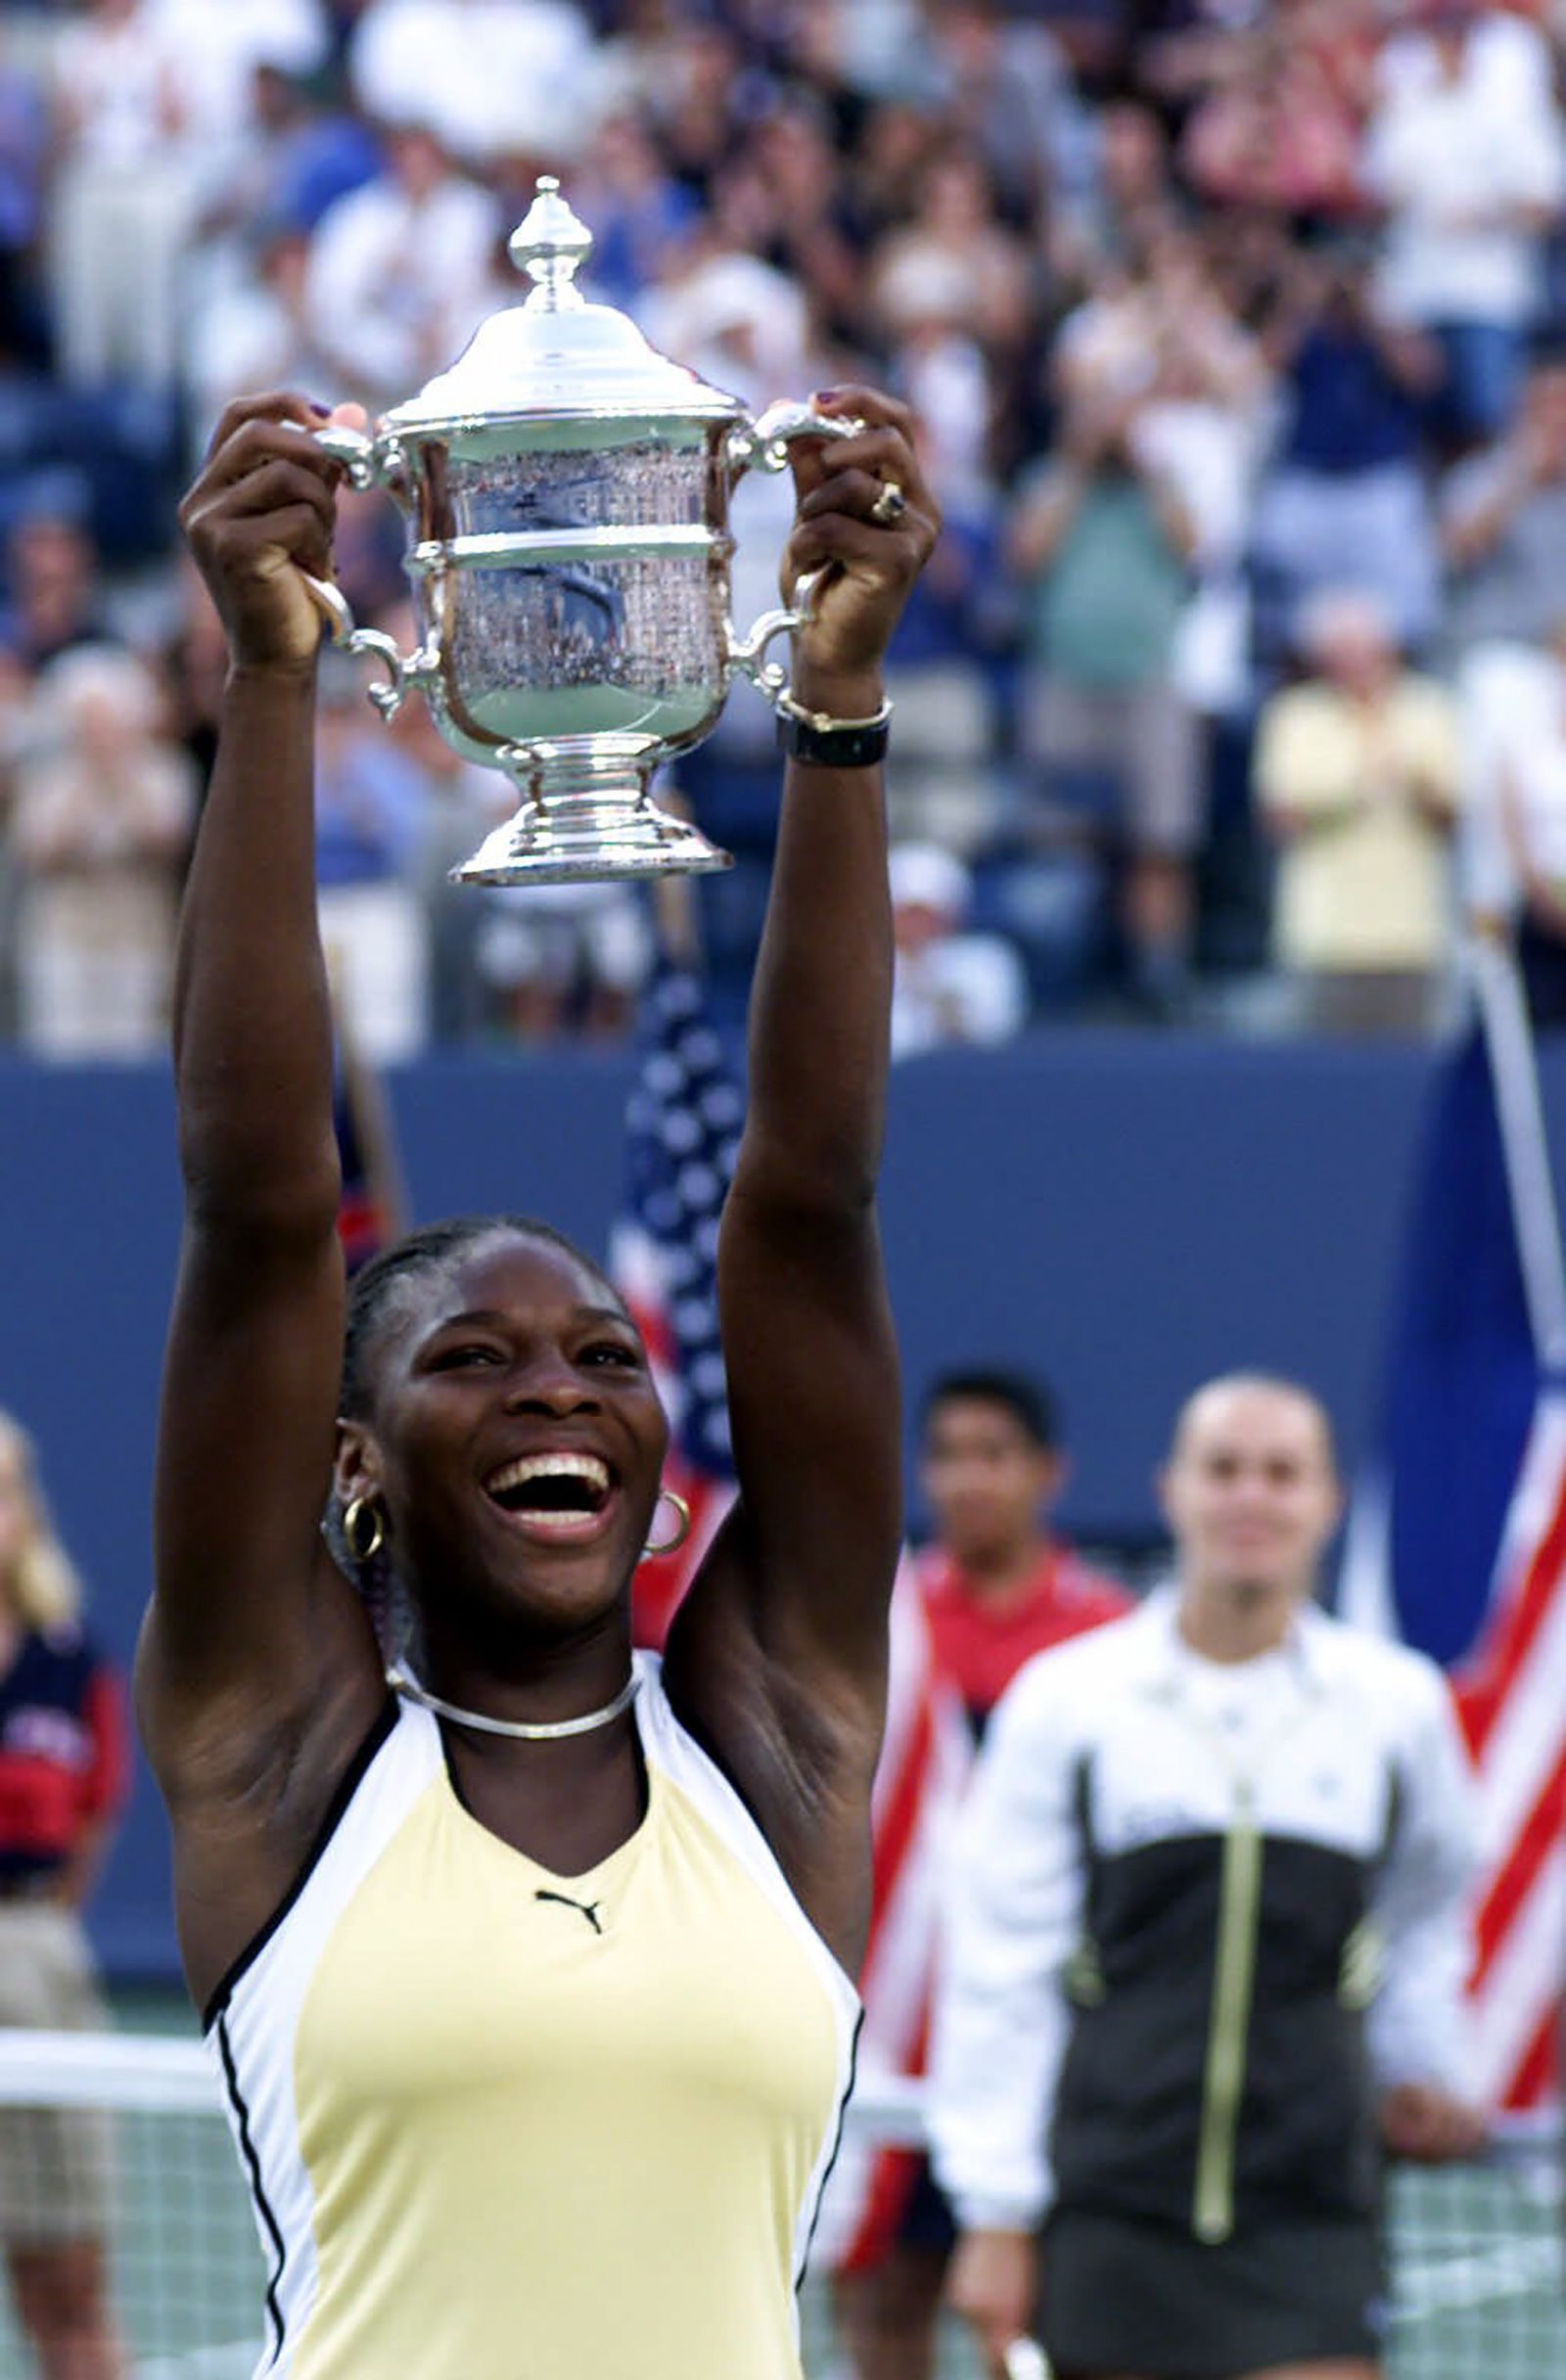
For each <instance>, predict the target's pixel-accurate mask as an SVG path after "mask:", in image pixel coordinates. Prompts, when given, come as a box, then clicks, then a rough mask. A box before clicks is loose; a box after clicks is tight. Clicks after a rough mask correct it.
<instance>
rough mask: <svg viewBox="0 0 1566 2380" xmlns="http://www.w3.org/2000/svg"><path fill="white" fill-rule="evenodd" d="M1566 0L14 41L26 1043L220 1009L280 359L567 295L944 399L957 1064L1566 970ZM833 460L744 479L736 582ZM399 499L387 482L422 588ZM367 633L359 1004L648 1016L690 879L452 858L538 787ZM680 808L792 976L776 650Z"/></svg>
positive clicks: (0, 1013)
mask: <svg viewBox="0 0 1566 2380" xmlns="http://www.w3.org/2000/svg"><path fill="white" fill-rule="evenodd" d="M1563 65H1566V9H1563V8H1561V7H1559V6H1558V5H1557V0H1516V4H1515V5H1507V6H1501V5H1483V4H1481V0H1142V4H1140V5H1132V0H1012V4H1011V5H1007V4H1006V0H223V5H222V6H221V7H217V6H212V5H210V4H209V0H207V4H205V5H204V0H79V4H78V5H75V6H44V5H33V6H24V5H17V4H15V0H14V4H13V5H12V6H11V7H10V8H9V9H8V10H7V11H6V13H5V16H4V19H3V22H0V545H3V557H4V584H3V589H0V826H3V832H0V921H3V925H4V935H3V951H4V954H5V964H4V966H3V968H0V1029H3V1030H4V1031H5V1032H6V1033H7V1034H8V1035H10V1036H12V1037H15V1038H16V1039H18V1040H19V1041H20V1042H21V1043H22V1045H23V1046H24V1047H25V1048H27V1049H29V1050H32V1051H36V1052H38V1053H41V1054H44V1055H57V1056H61V1057H68V1056H93V1055H101V1054H104V1055H127V1056H128V1055H134V1054H136V1053H138V1052H141V1051H145V1050H147V1049H149V1048H152V1047H155V1046H156V1045H157V1043H158V1041H159V1038H160V1035H161V1031H162V1030H163V1024H164V1010H165V1006H166V990H167V975H168V968H169V950H170V935H171V920H172V916H173V912H174V906H175V902H176V899H177V893H178V886H179V880H180V874H181V869H182V866H183V864H184V861H185V858H186V855H187V853H188V850H189V847H190V840H191V835H192V831H193V826H194V822H195V820H196V817H197V815H198V813H199V805H200V802H201V800H202V795H203V787H204V778H205V772H206V770H207V767H208V765H209V762H210V757H211V740H212V724H211V723H212V718H213V714H214V701H215V693H216V688H217V684H218V680H219V674H220V671H221V668H222V665H223V664H222V645H221V638H220V635H219V633H218V630H217V626H216V623H215V620H214V619H213V618H212V617H211V615H210V613H209V611H208V610H207V604H206V600H205V597H204V596H203V594H202V592H201V590H200V589H199V587H198V585H197V583H196V581H195V580H194V578H193V576H192V574H191V573H190V572H189V571H188V569H187V568H185V567H184V566H183V565H182V563H181V561H180V560H179V558H178V555H177V551H176V545H175V531H174V510H175V503H176V500H177V495H178V491H179V489H180V487H181V485H182V483H183V481H184V480H185V478H186V477H187V476H188V474H189V471H190V468H191V466H192V463H193V461H194V458H195V457H196V455H198V454H199V453H200V451H201V449H202V447H203V445H204V443H205V441H206V439H207V435H209V433H210V430H211V427H212V425H213V423H214V422H215V420H216V419H217V417H218V415H219V414H220V412H221V409H222V407H223V405H224V404H225V402H226V401H227V400H228V399H229V398H230V397H231V396H233V395H234V394H236V393H238V392H241V391H245V390H249V389H260V388H267V387H291V388H295V389H299V390H301V391H303V392H304V393H306V394H308V395H309V396H311V397H314V398H317V399H323V400H327V401H332V402H335V401H337V400H339V399H344V398H354V399H357V400H359V401H361V402H363V403H364V404H366V405H367V406H368V407H370V408H371V410H372V412H373V411H375V410H377V409H379V408H383V407H385V406H387V405H389V404H391V403H394V402H395V401H397V400H398V399H400V398H402V397H404V396H407V395H409V394H411V393H412V392H414V391H415V390H416V389H418V388H419V387H420V386H421V385H422V383H423V382H424V381H425V380H426V379H427V378H429V377H430V376H431V375H432V374H433V373H434V372H435V371H437V370H438V369H439V368H440V367H442V366H443V365H444V364H446V363H447V362H449V361H450V360H451V359H452V358H453V357H454V356H455V355H456V354H457V353H458V352H459V351H460V349H461V348H462V346H463V345H464V343H465V342H466V340H467V339H468V337H469V335H470V334H471V332H472V331H473V329H474V328H475V327H476V326H477V324H478V323H479V322H480V321H481V320H482V319H483V318H484V316H485V315H486V314H488V313H490V312H492V311H493V310H494V309H495V308H496V307H498V306H500V305H503V304H509V303H512V302H515V300H516V298H518V296H519V295H520V290H519V285H518V282H517V279H516V275H515V273H514V271H513V270H512V268H511V266H510V264H509V262H508V260H507V256H506V251H505V240H506V236H507V234H508V232H509V231H510V229H511V227H512V226H513V224H514V223H515V222H516V221H517V220H518V219H519V217H520V215H521V214H522V213H523V212H524V211H525V209H526V206H527V204H528V202H529V199H530V195H531V191H532V186H533V182H534V179H535V177H536V176H537V174H538V173H540V172H543V171H552V172H556V173H558V174H560V175H561V176H562V178H563V181H564V184H565V187H566V190H567V194H568V196H569V197H570V199H571V201H572V203H573V205H574V206H576V210H577V212H578V213H579V214H580V215H581V216H582V217H583V218H584V220H585V221H586V222H587V223H588V224H589V225H590V227H591V228H592V230H593V232H594V235H595V239H596V248H595V252H594V254H593V257H592V260H591V263H590V265H589V266H588V268H587V269H586V272H585V274H584V281H585V283H586V285H587V287H588V292H589V295H591V296H594V297H596V298H601V299H605V300H607V301H609V302H612V303H614V304H616V305H619V306H622V307H623V308H625V309H626V310H627V311H628V312H629V313H631V314H632V315H633V316H634V317H635V319H636V320H637V321H638V322H639V323H640V324H641V326H642V327H643V328H644V329H645V331H646V332H647V333H648V335H649V336H650V337H651V338H652V340H653V341H654V343H655V344H657V345H659V346H660V347H662V348H664V349H665V350H667V351H668V352H669V353H671V354H673V355H675V356H677V357H678V358H679V359H680V360H681V361H682V362H684V363H687V364H690V365H692V366H694V367H695V368H696V369H697V370H698V371H700V372H701V373H703V374H704V376H706V377H707V378H708V379H710V380H712V381H714V382H715V383H717V384H718V385H719V386H720V387H723V388H725V389H731V390H733V391H734V392H736V393H737V394H738V395H740V396H742V397H743V398H745V399H746V400H747V401H750V402H752V403H754V404H756V405H758V406H759V405H760V404H761V403H762V402H764V401H765V400H767V399H768V398H770V397H772V396H776V395H784V394H786V395H802V394H804V393H806V392H807V391H808V390H810V389H819V388H824V387H829V386H834V385H839V384H842V383H844V382H845V381H851V380H853V379H856V378H861V377H869V378H871V379H873V380H875V381H876V382H878V383H880V384H882V385H885V386H889V387H891V388H893V389H896V390H898V392H900V393H901V394H903V395H904V396H905V397H906V398H907V399H908V400H909V402H910V403H911V404H912V405H913V406H914V408H915V410H916V412H917V414H918V417H919V419H920V422H921V424H922V435H923V439H924V449H925V460H926V464H927V467H928V470H929V473H930V476H931V478H932V480H933V481H934V483H935V486H936V488H937V491H938V493H939V495H940V498H941V501H942V504H943V506H944V513H945V520H946V528H945V533H944V540H943V544H942V547H941V549H940V552H939V554H938V556H937V558H936V561H935V563H934V564H933V566H932V568H931V570H930V572H928V574H927V577H926V579H925V581H924V583H923V584H922V585H921V587H920V588H919V590H918V591H917V593H916V595H915V598H914V601H913V604H912V606H911V608H910V611H909V615H908V617H907V619H906V621H905V623H904V626H903V628H902V630H901V632H900V636H899V642H898V647H897V651H896V655H895V663H896V666H895V668H894V671H893V682H892V685H891V689H890V690H891V693H892V695H893V698H894V701H895V704H896V716H895V719H894V725H893V757H892V760H891V763H890V770H889V799H890V802H891V810H892V823H893V831H894V836H895V839H896V841H897V844H898V847H899V849H898V951H899V983H898V1046H899V1049H902V1050H917V1049H924V1048H929V1047H932V1046H936V1045H939V1044H942V1043H947V1042H953V1041H958V1042H960V1041H971V1042H982V1041H992V1040H997V1039H1002V1038H1004V1037H1006V1036H1007V1035H1009V1034H1011V1033H1014V1032H1016V1031H1017V1030H1021V1029H1023V1028H1025V1027H1026V1026H1027V1025H1028V1024H1029V1023H1030V1022H1031V1021H1034V1020H1036V1019H1039V1018H1061V1017H1068V1018H1069V1017H1078V1016H1088V1017H1111V1016H1113V1017H1118V1016H1134V1017H1138V1018H1147V1019H1151V1020H1159V1021H1169V1020H1180V1019H1186V1018H1195V1019H1197V1020H1199V1021H1204V1022H1207V1021H1211V1022H1217V1023H1221V1024H1232V1025H1233V1026H1235V1027H1236V1028H1237V1029H1242V1030H1279V1029H1287V1028H1290V1027H1292V1026H1295V1025H1302V1026H1305V1027H1308V1028H1311V1029H1313V1030H1323V1031H1331V1032H1337V1033H1367V1032H1398V1033H1423V1032H1426V1031H1428V1030H1433V1029H1434V1028H1435V1027H1436V1026H1437V1025H1438V1024H1439V1023H1440V1021H1441V1019H1442V1017H1443V1015H1444V1014H1445V1012H1446V1009H1447V1007H1448V1005H1449V1004H1450V1001H1451V986H1452V982H1453V975H1454V951H1455V947H1456V939H1457V934H1458V929H1459V922H1460V920H1461V919H1462V918H1463V916H1464V915H1465V914H1466V913H1468V912H1471V911H1474V910H1477V911H1479V912H1481V913H1482V914H1483V915H1484V916H1485V917H1486V918H1488V919H1495V920H1497V921H1499V922H1501V923H1503V924H1504V925H1505V927H1506V929H1507V930H1508V931H1510V932H1512V933H1513V934H1515V936H1516V937H1517V939H1518V942H1519V946H1520V948H1521V951H1522V956H1523V960H1524V965H1525V969H1526V971H1527V975H1528V981H1529V985H1530V991H1531V994H1532V997H1533V1000H1534V1005H1535V1010H1536V1013H1537V1014H1538V1015H1539V1016H1540V1017H1541V1018H1542V1019H1543V1020H1545V1021H1556V1020H1558V1019H1559V1018H1560V1017H1562V1016H1566V676H1563V674H1562V672H1563V669H1566V114H1563V111H1562V103H1561V93H1560V86H1561V83H1562V79H1563V77H1562V68H1563ZM788 503H789V496H788V489H787V486H786V483H775V482H765V483H762V482H760V481H757V482H754V483H747V484H746V485H745V486H744V487H743V488H742V489H741V490H740V491H739V494H738V497H737V499H736V511H735V519H736V526H737V528H738V531H739V534H740V551H739V554H738V557H737V560H736V566H735V572H734V613H735V618H736V620H737V621H738V622H739V623H740V624H741V626H742V627H743V625H744V624H745V623H746V622H747V621H748V620H749V619H750V618H753V617H755V616H756V615H758V614H760V612H761V611H763V610H765V609H766V608H767V607H768V605H769V604H770V603H771V602H772V601H773V600H774V596H773V587H772V577H773V572H774V569H775V556H776V552H777V549H778V546H779V543H780V540H781V535H782V531H783V528H784V526H786V520H787V509H788ZM401 545H402V535H401V527H400V524H399V522H398V520H397V518H396V516H395V514H394V513H393V512H392V510H391V507H390V505H389V504H388V503H387V501H386V500H385V499H384V498H381V497H378V496H374V495H366V496H350V497H348V498H346V499H345V505H344V512H343V521H342V529H341V535H340V542H339V573H340V577H341V580H342V583H343V585H344V588H345V591H346V593H347V595H348V597H349V599H350V601H351V602H352V604H353V606H354V609H355V611H356V613H357V615H358V617H359V618H360V619H361V620H366V621H372V622H374V623H375V624H377V625H378V626H381V627H383V628H386V629H389V630H390V631H391V633H393V634H394V635H396V636H397V637H398V638H399V640H400V641H401V642H403V643H404V645H406V644H407V643H408V642H409V641H410V639H412V635H413V628H412V620H411V615H410V612H409V607H408V603H407V595H406V584H405V581H404V578H403V575H402V571H401V565H400V555H401ZM363 697H364V686H363V680H362V678H361V676H360V674H359V673H358V671H357V670H356V669H355V670H351V671H348V670H344V671H342V672H339V671H337V670H335V669H334V671H333V672H332V673H331V676H330V680H329V685H328V690H327V701H326V704H325V707H324V711H323V725H322V731H321V736H322V742H321V755H320V762H321V766H320V816H321V824H320V876H321V898H322V907H323V913H324V915H325V919H326V927H327V937H328V941H329V944H330V946H331V947H332V950H333V952H334V955H335V961H336V964H337V966H338V972H339V978H340V984H341V987H342V996H343V999H344V1002H345V1009H346V1012H347V1014H348V1015H349V1017H350V1020H351V1023H352V1025H353V1028H354V1030H355V1031H356V1035H357V1038H358V1039H359V1041H360V1043H361V1045H362V1046H363V1047H364V1049H365V1050H366V1052H367V1053H368V1054H370V1055H372V1056H378V1057H385V1058H397V1057H400V1056H405V1055H407V1054H409V1053H411V1052H412V1051H415V1050H417V1049H419V1048H420V1047H422V1046H425V1045H427V1044H428V1043H430V1042H432V1041H435V1042H449V1041H453V1040H461V1039H466V1038H471V1037H473V1036H476V1035H487V1036H491V1037H498V1038H507V1037H517V1036H523V1037H530V1038H533V1037H540V1036H545V1035H550V1034H555V1033H560V1032H582V1033H593V1034H615V1033H618V1032H620V1031H622V1030H624V1029H625V1026H626V1023H627V1020H628V1018H629V1015H630V1013H631V1011H632V1009H633V1007H634V1002H635V996H636V992H637V989H638V986H639V984H640V981H641V979H642V976H643V974H644V972H645V970H646V969H647V967H648V965H649V963H650V958H651V947H652V932H651V927H650V922H649V919H648V916H647V914H646V912H645V910H644V908H643V906H642V903H641V896H640V895H639V894H637V893H632V892H630V891H628V890H625V889H623V888H618V887H610V888H565V889H561V890H557V891H555V892H552V893H530V894H528V895H516V894H508V893H485V894H479V893H473V892H471V891H470V892H452V891H450V890H449V889H448V888H447V885H446V870H447V869H448V867H449V866H450V865H451V863H452V862H453V860H454V859H456V858H457V857H459V856H461V855H462V853H463V852H464V851H465V850H466V849H468V848H469V847H472V845H474V844H475V843H477V842H478V841H479V840H480V838H481V837H482V835H483V833H484V831H486V829H487V828H488V827H489V826H490V825H492V824H493V823H494V822H495V821H496V819H497V818H498V817H500V816H503V815H504V813H505V811H506V809H507V808H508V807H509V806H510V802H509V801H508V799H507V789H506V786H505V783H504V781H503V780H502V779H500V778H499V777H497V776H495V775H493V774H491V773H486V772H483V771H479V770H475V769H473V768H471V767H469V766H468V765H467V764H466V763H465V762H463V761H461V760H460V759H458V758H457V756H456V755H453V754H452V753H450V752H449V751H448V750H447V749H446V747H445V746H444V745H443V744H442V743H441V741H440V739H439V738H438V735H437V734H436V732H435V730H434V727H433V725H432V724H431V722H430V720H429V718H428V715H427V714H425V713H424V711H423V709H422V705H419V704H417V703H415V704H410V705H409V706H408V707H407V709H405V710H404V711H403V712H402V714H401V715H400V717H399V718H398V719H397V721H396V722H395V724H394V725H393V726H392V727H391V728H390V729H388V728H387V727H386V726H385V725H383V723H382V722H381V721H380V720H379V719H378V718H377V716H376V715H375V713H374V712H373V711H372V710H371V709H369V708H368V706H367V705H366V703H365V701H364V699H363ZM678 775H679V787H680V791H681V793H682V794H683V795H684V797H685V798H686V799H687V800H688V801H689V802H690V803H691V804H692V806H693V808H694V810H695V812H696V815H697V816H698V818H699V820H700V822H701V823H702V825H703V826H704V827H705V828H706V829H707V831H708V832H709V833H710V834H711V835H712V836H714V839H716V840H717V841H718V842H720V843H722V844H723V845H724V846H725V847H727V848H728V849H729V850H730V851H731V852H732V853H733V854H734V857H735V865H734V867H733V868H732V870H730V871H729V872H728V873H727V874H725V875H723V876H720V877H714V878H711V879H708V880H706V881H705V882H704V884H703V887H702V922H703V928H704V933H705V938H706V944H707V951H708V958H709V963H710V966H711V968H712V971H713V977H714V989H715V992H716V996H717V999H718V1001H719V1003H720V1004H721V1003H722V1002H723V1001H724V1000H725V999H729V1000H732V1001H733V1002H735V1003H736V1004H737V1002H738V1001H739V999H740V998H741V997H742V994H743V987H744V984H745V983H746V981H747V978H748V974H749V969H750V964H751V960H752V957H753V955H754V948H755V942H756V937H757V934H758V930H759V925H760V914H761V909H762V903H763V896H764V885H765V876H766V868H767V863H768V857H769V853H770V848H771V844H772V838H773V833H774V828H775V814H776V804H777V791H778V763H777V759H776V756H775V752H774V748H773V741H772V729H771V721H770V718H769V716H768V714H767V712H766V710H765V708H764V706H763V705H762V703H761V702H760V698H759V697H757V696H756V695H755V694H754V693H753V692H751V691H750V690H749V689H746V688H740V689H737V690H736V692H735V693H734V695H733V697H732V698H731V700H730V702H729V705H728V707H727V709H726V710H725V713H724V716H723V719H722V722H721V724H720V726H719V728H718V730H717V732H716V733H715V734H714V736H713V738H712V739H711V740H710V742H709V743H708V744H707V745H706V746H704V747H703V748H702V749H701V750H700V751H699V752H697V753H696V754H694V755H690V757H689V758H688V759H687V760H686V761H685V762H683V763H682V765H681V767H680V769H679V772H678Z"/></svg>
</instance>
